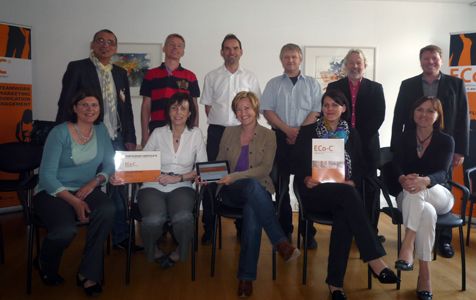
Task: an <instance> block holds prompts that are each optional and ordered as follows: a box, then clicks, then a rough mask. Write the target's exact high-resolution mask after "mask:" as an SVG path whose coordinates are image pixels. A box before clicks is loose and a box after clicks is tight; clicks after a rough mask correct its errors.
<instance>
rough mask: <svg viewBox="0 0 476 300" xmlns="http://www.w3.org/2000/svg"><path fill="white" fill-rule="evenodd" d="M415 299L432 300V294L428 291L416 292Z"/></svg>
mask: <svg viewBox="0 0 476 300" xmlns="http://www.w3.org/2000/svg"><path fill="white" fill-rule="evenodd" d="M416 294H417V297H418V299H419V300H432V299H433V294H432V293H431V292H429V291H417V292H416Z"/></svg>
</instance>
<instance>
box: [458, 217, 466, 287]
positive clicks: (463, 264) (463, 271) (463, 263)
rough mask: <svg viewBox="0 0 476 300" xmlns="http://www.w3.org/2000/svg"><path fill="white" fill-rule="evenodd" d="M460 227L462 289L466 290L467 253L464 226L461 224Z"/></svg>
mask: <svg viewBox="0 0 476 300" xmlns="http://www.w3.org/2000/svg"><path fill="white" fill-rule="evenodd" d="M458 229H459V244H460V248H461V290H462V291H466V253H465V249H464V237H463V226H459V227H458Z"/></svg>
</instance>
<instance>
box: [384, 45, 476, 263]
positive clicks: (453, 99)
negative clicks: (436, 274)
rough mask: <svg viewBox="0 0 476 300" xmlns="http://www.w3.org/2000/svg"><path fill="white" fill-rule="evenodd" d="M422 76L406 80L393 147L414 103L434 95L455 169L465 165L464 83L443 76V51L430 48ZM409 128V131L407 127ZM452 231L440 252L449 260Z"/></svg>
mask: <svg viewBox="0 0 476 300" xmlns="http://www.w3.org/2000/svg"><path fill="white" fill-rule="evenodd" d="M420 65H421V68H422V70H423V73H422V74H420V75H417V76H415V77H412V78H409V79H406V80H404V81H403V82H402V84H401V86H400V91H399V93H398V98H397V103H396V104H395V112H394V115H393V125H392V141H391V148H392V151H393V152H395V149H396V148H397V147H399V145H400V140H401V138H402V132H403V131H405V130H406V129H408V128H410V126H412V125H411V124H412V122H410V118H411V116H410V111H411V108H412V105H413V103H414V102H415V101H416V100H417V99H419V98H420V97H422V96H434V97H438V98H439V99H440V100H441V104H442V105H443V117H444V118H443V120H444V128H443V131H444V132H446V133H447V134H449V135H451V136H452V137H453V138H454V141H455V153H454V156H453V166H458V165H461V164H463V161H464V157H465V156H468V155H469V114H468V101H467V98H466V89H465V87H464V82H463V80H461V79H459V78H457V77H453V76H449V75H446V74H443V73H441V65H442V60H441V48H440V47H438V46H435V45H428V46H426V47H423V48H422V49H421V50H420ZM407 126H408V128H407ZM451 238H452V234H451V229H449V230H442V231H441V232H440V233H439V239H438V242H439V244H438V251H439V253H440V254H441V255H442V256H443V257H446V258H450V257H453V255H454V250H453V247H452V246H451Z"/></svg>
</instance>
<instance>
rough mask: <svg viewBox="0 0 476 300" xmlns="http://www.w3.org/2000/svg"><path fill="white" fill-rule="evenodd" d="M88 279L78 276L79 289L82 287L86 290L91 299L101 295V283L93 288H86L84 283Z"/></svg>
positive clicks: (97, 283)
mask: <svg viewBox="0 0 476 300" xmlns="http://www.w3.org/2000/svg"><path fill="white" fill-rule="evenodd" d="M87 280H88V279H87V278H86V277H83V278H82V279H81V277H80V275H79V274H76V285H77V286H79V287H82V288H83V290H84V293H85V294H86V295H87V296H89V297H94V296H97V295H99V294H101V293H102V287H101V284H100V283H99V282H96V283H95V284H94V285H92V286H88V287H85V286H84V283H85V282H86V281H87Z"/></svg>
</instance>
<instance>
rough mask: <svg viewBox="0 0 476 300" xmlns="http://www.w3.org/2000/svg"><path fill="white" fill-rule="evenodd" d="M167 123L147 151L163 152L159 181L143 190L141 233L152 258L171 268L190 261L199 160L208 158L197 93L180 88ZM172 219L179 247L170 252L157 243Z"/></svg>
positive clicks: (154, 134)
mask: <svg viewBox="0 0 476 300" xmlns="http://www.w3.org/2000/svg"><path fill="white" fill-rule="evenodd" d="M166 112H167V125H166V126H163V127H159V128H156V129H155V130H154V131H153V132H152V134H151V135H150V137H149V140H148V141H147V144H146V145H145V147H144V151H160V160H161V174H160V176H159V178H157V181H155V182H145V183H144V184H143V185H142V187H141V189H140V190H139V193H138V205H139V210H140V213H141V214H142V226H141V235H142V240H143V243H144V250H145V254H146V256H147V259H148V260H149V261H154V260H155V261H157V262H159V263H160V265H161V267H163V268H168V267H171V266H173V265H174V264H175V263H176V262H177V261H179V260H181V261H185V260H186V259H187V257H188V255H187V254H188V253H189V250H190V243H191V242H192V238H193V231H194V227H193V209H194V205H195V191H194V189H193V188H192V181H193V180H194V179H195V177H196V172H195V170H194V168H195V163H197V162H203V161H207V152H206V150H205V143H204V141H203V136H202V132H201V131H200V129H199V128H198V127H193V120H195V116H196V110H195V105H194V104H193V100H192V98H191V97H190V96H189V95H187V94H185V93H176V94H175V95H173V96H172V98H171V99H170V100H169V102H168V104H167V108H166ZM168 220H170V222H171V223H172V229H173V233H174V237H175V239H176V240H177V242H178V246H177V248H176V249H175V250H174V251H173V252H171V253H169V254H164V253H163V252H162V251H161V250H159V249H158V248H157V240H159V238H160V237H161V236H162V230H163V225H164V224H165V222H167V221H168Z"/></svg>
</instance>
